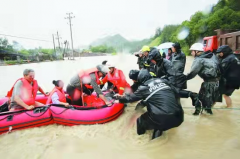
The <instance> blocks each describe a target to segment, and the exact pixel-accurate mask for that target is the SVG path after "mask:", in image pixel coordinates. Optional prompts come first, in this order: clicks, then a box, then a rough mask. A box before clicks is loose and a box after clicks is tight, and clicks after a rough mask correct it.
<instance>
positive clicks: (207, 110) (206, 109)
mask: <svg viewBox="0 0 240 159" xmlns="http://www.w3.org/2000/svg"><path fill="white" fill-rule="evenodd" d="M205 112H206V113H207V114H210V115H213V112H212V109H211V108H208V107H206V108H205Z"/></svg>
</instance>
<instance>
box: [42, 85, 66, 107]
mask: <svg viewBox="0 0 240 159" xmlns="http://www.w3.org/2000/svg"><path fill="white" fill-rule="evenodd" d="M55 92H57V95H58V98H59V102H63V103H66V102H67V100H66V97H65V92H64V91H63V89H61V90H59V89H57V88H56V87H54V88H53V90H52V92H51V93H50V95H49V96H48V100H47V102H46V104H52V95H53V94H54V93H55Z"/></svg>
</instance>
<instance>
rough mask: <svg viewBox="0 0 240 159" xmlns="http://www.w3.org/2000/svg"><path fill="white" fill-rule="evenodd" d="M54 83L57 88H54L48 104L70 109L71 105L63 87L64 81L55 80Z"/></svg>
mask: <svg viewBox="0 0 240 159" xmlns="http://www.w3.org/2000/svg"><path fill="white" fill-rule="evenodd" d="M52 83H53V84H54V85H55V87H54V88H53V90H52V92H51V93H50V95H49V96H48V100H47V103H46V104H62V105H64V106H65V107H68V106H69V103H67V99H66V96H65V92H64V90H63V86H64V83H63V81H61V80H57V81H55V80H53V82H52Z"/></svg>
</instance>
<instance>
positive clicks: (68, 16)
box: [65, 12, 75, 60]
mask: <svg viewBox="0 0 240 159" xmlns="http://www.w3.org/2000/svg"><path fill="white" fill-rule="evenodd" d="M66 14H67V17H65V19H68V20H69V25H70V34H71V42H72V58H73V60H74V56H73V52H74V51H73V38H72V22H71V19H72V18H75V16H72V14H73V13H72V12H71V13H66Z"/></svg>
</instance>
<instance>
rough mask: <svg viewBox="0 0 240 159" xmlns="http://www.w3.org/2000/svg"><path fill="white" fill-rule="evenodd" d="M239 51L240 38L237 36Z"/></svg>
mask: <svg viewBox="0 0 240 159" xmlns="http://www.w3.org/2000/svg"><path fill="white" fill-rule="evenodd" d="M237 49H240V36H237Z"/></svg>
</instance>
